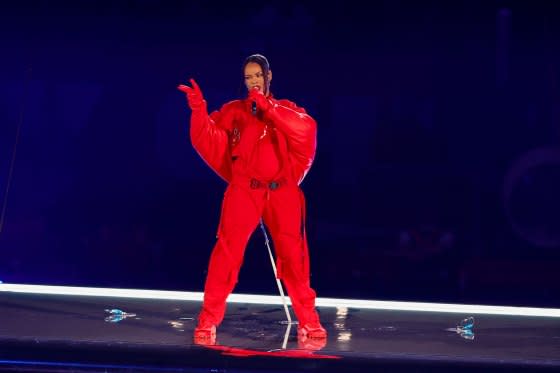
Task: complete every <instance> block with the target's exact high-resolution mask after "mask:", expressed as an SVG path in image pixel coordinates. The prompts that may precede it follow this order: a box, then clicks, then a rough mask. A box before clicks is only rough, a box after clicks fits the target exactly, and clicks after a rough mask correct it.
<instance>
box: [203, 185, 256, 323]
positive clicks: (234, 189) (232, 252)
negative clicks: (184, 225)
mask: <svg viewBox="0 0 560 373" xmlns="http://www.w3.org/2000/svg"><path fill="white" fill-rule="evenodd" d="M263 195H264V191H255V190H250V189H245V188H241V187H239V186H237V185H230V186H228V188H227V190H226V193H225V195H224V201H223V203H222V215H221V217H220V228H219V229H218V241H217V242H216V245H215V246H214V249H213V251H212V255H211V257H210V264H209V266H208V274H207V276H206V284H205V286H204V301H203V304H202V311H201V313H200V317H199V323H209V324H213V325H219V324H220V323H221V322H222V320H223V318H224V313H225V310H226V299H227V297H228V295H229V294H230V293H231V292H232V291H233V289H234V287H235V284H236V283H237V276H238V273H239V269H240V267H241V264H242V262H243V254H244V252H245V247H246V246H247V242H248V240H249V237H250V236H251V234H252V233H253V231H254V230H255V228H256V226H257V224H258V222H259V219H260V216H261V211H262V203H258V202H259V201H261V200H263V198H262V196H263Z"/></svg>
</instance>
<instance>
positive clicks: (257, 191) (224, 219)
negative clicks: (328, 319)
mask: <svg viewBox="0 0 560 373" xmlns="http://www.w3.org/2000/svg"><path fill="white" fill-rule="evenodd" d="M270 101H271V102H272V109H270V110H269V111H268V112H267V113H266V114H263V113H262V112H260V111H259V112H258V113H257V114H256V115H254V114H253V113H252V110H251V102H250V101H249V100H247V99H245V100H236V101H232V102H229V103H227V104H225V105H224V106H223V107H222V108H221V109H220V110H219V111H216V112H214V113H212V114H211V115H208V114H207V112H206V110H196V111H193V112H192V116H191V127H190V136H191V141H192V144H193V146H194V148H195V149H196V151H197V152H198V153H199V154H200V156H201V157H202V158H203V159H204V161H205V162H206V163H207V164H208V165H209V166H210V167H211V168H212V169H213V170H214V171H216V173H217V174H218V175H219V176H221V177H222V178H223V179H224V180H225V181H227V182H228V183H229V185H228V187H227V190H226V192H225V194H224V200H223V203H222V213H221V218H220V224H219V228H218V234H217V242H216V245H215V247H214V249H213V251H212V255H211V257H210V264H209V267H208V275H207V278H206V284H205V287H204V302H203V305H202V311H201V313H200V316H199V325H200V324H207V325H208V324H211V325H219V324H220V323H221V321H222V319H223V317H224V313H225V309H226V298H227V297H228V295H229V294H230V293H231V292H232V291H233V289H234V287H235V284H236V283H237V278H238V273H239V269H240V267H241V264H242V262H243V254H244V251H245V247H246V245H247V242H248V240H249V238H250V236H251V234H252V233H253V231H254V230H255V228H256V227H257V225H258V223H259V220H260V219H261V217H262V218H263V220H264V222H265V224H266V226H267V227H268V229H269V231H270V233H271V235H272V240H273V242H274V247H275V252H276V257H277V276H278V278H279V279H281V280H282V281H283V282H284V284H285V286H286V288H287V291H288V294H289V296H290V298H291V301H292V306H293V309H294V312H295V314H296V317H297V318H298V320H299V323H300V326H301V325H305V324H307V323H318V322H319V319H318V315H317V312H316V310H315V291H314V290H313V289H312V288H311V286H310V279H309V254H308V247H307V240H306V236H305V226H304V220H305V200H304V196H303V192H302V191H301V189H300V188H299V184H300V183H301V181H302V180H303V178H304V177H305V175H306V173H307V172H308V170H309V168H310V167H311V164H312V162H313V159H314V157H315V149H316V133H317V126H316V123H315V121H314V120H313V118H311V117H310V116H309V115H307V114H306V112H305V110H304V109H303V108H300V107H297V106H296V105H295V104H294V103H292V102H290V101H288V100H275V99H274V98H271V99H270Z"/></svg>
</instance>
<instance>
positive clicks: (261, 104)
mask: <svg viewBox="0 0 560 373" xmlns="http://www.w3.org/2000/svg"><path fill="white" fill-rule="evenodd" d="M248 99H249V100H250V101H252V102H255V103H256V104H257V108H259V109H260V110H262V111H264V112H265V113H266V112H268V111H269V110H270V109H272V102H270V100H269V99H268V98H266V96H265V95H264V94H263V93H262V92H261V91H260V90H259V89H258V88H253V89H251V90H249V97H248Z"/></svg>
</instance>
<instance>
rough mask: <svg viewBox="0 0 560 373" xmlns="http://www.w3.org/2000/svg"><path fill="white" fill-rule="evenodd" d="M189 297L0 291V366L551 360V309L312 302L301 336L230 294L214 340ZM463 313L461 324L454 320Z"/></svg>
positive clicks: (489, 364)
mask: <svg viewBox="0 0 560 373" xmlns="http://www.w3.org/2000/svg"><path fill="white" fill-rule="evenodd" d="M199 307H200V302H197V301H179V300H150V299H129V298H118V297H92V296H71V295H38V294H22V293H9V292H0V314H1V320H0V345H1V346H2V348H1V349H0V360H1V363H0V370H10V371H13V370H18V371H184V372H266V371H275V372H310V371H325V372H352V371H360V372H368V371H372V370H374V369H375V368H382V369H389V371H411V370H412V371H434V370H438V371H448V370H450V369H453V370H465V371H466V370H467V369H468V370H471V369H473V368H491V369H493V370H494V371H495V370H503V371H511V370H527V371H534V370H535V369H539V370H560V318H558V317H556V318H554V317H526V316H499V315H480V314H476V315H469V314H458V313H436V312H414V311H386V310H369V309H359V308H344V307H338V308H336V307H324V308H323V307H322V308H319V311H320V314H321V320H322V322H323V324H324V326H325V328H326V329H327V330H328V332H329V337H328V340H327V341H325V342H326V343H323V342H321V341H302V340H299V341H298V339H297V337H296V329H297V326H296V325H293V326H290V325H286V322H285V321H284V320H285V314H284V309H283V307H282V306H280V305H257V304H243V303H233V304H229V305H228V311H227V315H226V319H225V320H224V322H223V324H222V325H221V326H220V327H219V328H218V334H217V340H216V344H215V345H197V344H195V343H193V338H192V333H193V329H194V326H195V318H196V314H197V312H198V310H199ZM469 316H473V317H474V326H473V328H472V329H469V328H468V325H467V328H466V329H461V328H458V327H457V326H458V325H459V324H460V322H461V321H462V320H463V319H466V318H468V317H469Z"/></svg>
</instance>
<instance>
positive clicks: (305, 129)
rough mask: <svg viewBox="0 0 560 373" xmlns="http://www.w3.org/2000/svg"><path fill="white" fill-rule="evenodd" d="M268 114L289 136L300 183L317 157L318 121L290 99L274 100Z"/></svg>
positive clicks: (291, 152) (279, 128)
mask: <svg viewBox="0 0 560 373" xmlns="http://www.w3.org/2000/svg"><path fill="white" fill-rule="evenodd" d="M267 115H268V117H269V119H270V120H272V122H273V123H274V125H275V127H276V128H277V129H278V130H280V131H281V132H282V133H283V134H284V135H285V136H286V138H287V141H288V152H289V156H290V159H291V161H292V166H293V167H294V175H295V177H296V179H297V182H298V184H299V183H301V182H302V181H303V179H304V177H305V175H306V174H307V172H308V171H309V169H310V168H311V165H312V164H313V160H314V159H315V152H316V149H317V123H316V122H315V120H314V119H313V118H312V117H311V116H310V115H308V114H307V113H306V111H305V109H304V108H302V107H298V106H296V104H294V103H293V102H291V101H288V100H279V101H276V102H274V104H273V107H272V109H270V110H269V111H268V113H267Z"/></svg>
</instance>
